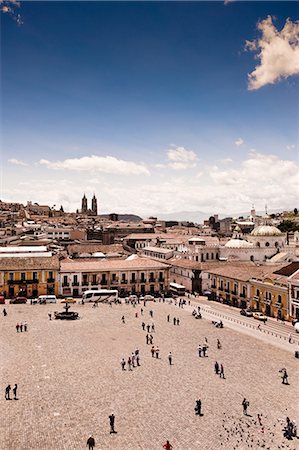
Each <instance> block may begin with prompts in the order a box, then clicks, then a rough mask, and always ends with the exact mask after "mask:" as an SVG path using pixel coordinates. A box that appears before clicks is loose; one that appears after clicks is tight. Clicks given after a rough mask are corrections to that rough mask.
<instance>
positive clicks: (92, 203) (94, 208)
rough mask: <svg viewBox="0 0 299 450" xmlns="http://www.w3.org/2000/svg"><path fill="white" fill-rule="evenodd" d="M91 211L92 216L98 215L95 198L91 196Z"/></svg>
mask: <svg viewBox="0 0 299 450" xmlns="http://www.w3.org/2000/svg"><path fill="white" fill-rule="evenodd" d="M91 210H92V212H93V215H95V216H97V215H98V202H97V199H96V196H95V195H94V194H93V197H92V200H91Z"/></svg>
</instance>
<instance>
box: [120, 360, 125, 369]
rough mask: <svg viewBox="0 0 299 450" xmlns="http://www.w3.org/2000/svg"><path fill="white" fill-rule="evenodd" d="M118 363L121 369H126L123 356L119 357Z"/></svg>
mask: <svg viewBox="0 0 299 450" xmlns="http://www.w3.org/2000/svg"><path fill="white" fill-rule="evenodd" d="M120 365H121V370H126V361H125V358H122V359H121V362H120Z"/></svg>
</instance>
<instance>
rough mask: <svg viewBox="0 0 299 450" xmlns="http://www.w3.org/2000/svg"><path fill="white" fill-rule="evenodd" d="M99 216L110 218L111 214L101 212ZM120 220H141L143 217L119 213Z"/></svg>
mask: <svg viewBox="0 0 299 450" xmlns="http://www.w3.org/2000/svg"><path fill="white" fill-rule="evenodd" d="M99 217H101V218H102V219H109V214H100V215H99ZM118 220H123V221H124V222H141V221H142V218H141V217H139V216H136V215H135V214H118Z"/></svg>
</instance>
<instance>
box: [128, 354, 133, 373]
mask: <svg viewBox="0 0 299 450" xmlns="http://www.w3.org/2000/svg"><path fill="white" fill-rule="evenodd" d="M128 367H129V370H132V360H131V357H130V356H129V358H128Z"/></svg>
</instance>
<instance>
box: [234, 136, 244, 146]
mask: <svg viewBox="0 0 299 450" xmlns="http://www.w3.org/2000/svg"><path fill="white" fill-rule="evenodd" d="M242 144H244V141H243V139H242V138H238V139H237V140H236V141H235V145H236V146H237V147H240V145H242Z"/></svg>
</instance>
